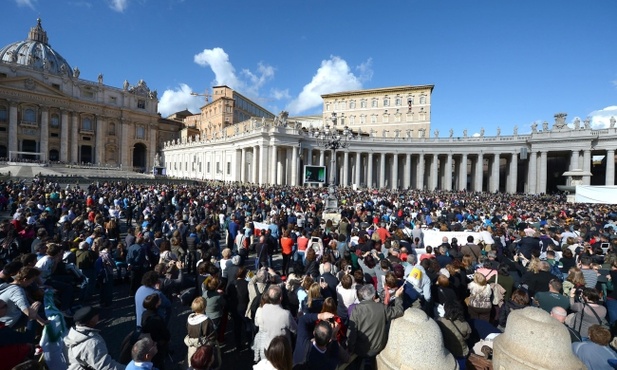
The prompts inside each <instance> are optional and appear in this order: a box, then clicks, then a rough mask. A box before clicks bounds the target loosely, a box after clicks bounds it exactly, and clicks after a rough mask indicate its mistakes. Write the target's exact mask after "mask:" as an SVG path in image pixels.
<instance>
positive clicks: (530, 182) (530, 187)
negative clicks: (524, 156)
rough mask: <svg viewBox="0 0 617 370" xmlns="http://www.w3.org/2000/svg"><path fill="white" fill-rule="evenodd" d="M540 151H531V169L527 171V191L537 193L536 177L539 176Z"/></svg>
mask: <svg viewBox="0 0 617 370" xmlns="http://www.w3.org/2000/svg"><path fill="white" fill-rule="evenodd" d="M537 154H538V153H537V152H529V169H528V172H527V193H529V194H536V179H537V177H538V170H537V168H536V167H537V162H538V155H537Z"/></svg>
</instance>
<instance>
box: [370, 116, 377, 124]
mask: <svg viewBox="0 0 617 370" xmlns="http://www.w3.org/2000/svg"><path fill="white" fill-rule="evenodd" d="M371 123H377V116H375V115H372V116H371Z"/></svg>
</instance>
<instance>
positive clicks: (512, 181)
mask: <svg viewBox="0 0 617 370" xmlns="http://www.w3.org/2000/svg"><path fill="white" fill-rule="evenodd" d="M508 172H509V173H508V189H507V190H506V191H507V192H508V193H510V194H516V188H517V184H518V183H517V181H518V179H517V177H518V154H517V153H512V158H511V159H510V168H509V170H508Z"/></svg>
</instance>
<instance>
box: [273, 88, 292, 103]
mask: <svg viewBox="0 0 617 370" xmlns="http://www.w3.org/2000/svg"><path fill="white" fill-rule="evenodd" d="M270 96H272V98H273V99H275V100H283V99H285V100H287V99H290V98H291V95H289V89H284V90H281V89H277V88H274V89H272V90H270Z"/></svg>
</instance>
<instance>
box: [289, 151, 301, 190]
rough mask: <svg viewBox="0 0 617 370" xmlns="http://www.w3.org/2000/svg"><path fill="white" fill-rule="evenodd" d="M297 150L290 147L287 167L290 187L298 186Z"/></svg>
mask: <svg viewBox="0 0 617 370" xmlns="http://www.w3.org/2000/svg"><path fill="white" fill-rule="evenodd" d="M298 150H300V148H296V147H295V146H293V147H291V166H289V167H290V169H289V184H290V185H291V186H296V185H298Z"/></svg>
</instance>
